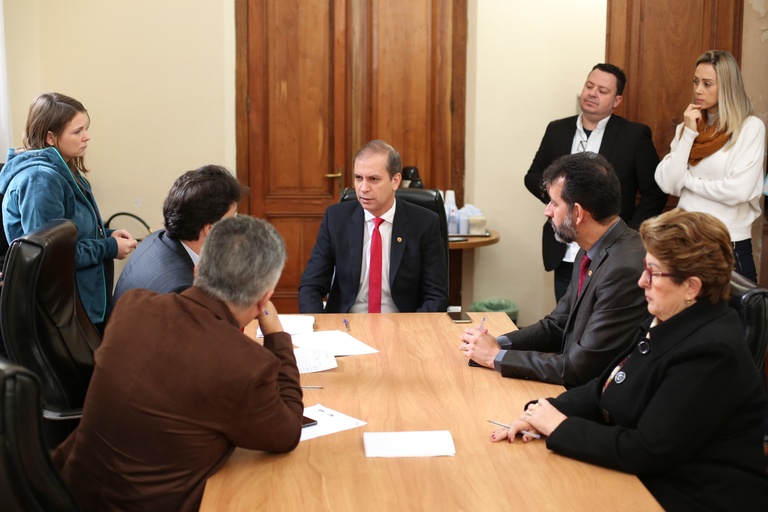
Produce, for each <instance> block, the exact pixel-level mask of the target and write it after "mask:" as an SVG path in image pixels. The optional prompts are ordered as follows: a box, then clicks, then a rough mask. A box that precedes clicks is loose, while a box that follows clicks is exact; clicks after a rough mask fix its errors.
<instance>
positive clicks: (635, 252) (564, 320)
mask: <svg viewBox="0 0 768 512" xmlns="http://www.w3.org/2000/svg"><path fill="white" fill-rule="evenodd" d="M544 184H545V186H546V188H547V194H548V197H549V198H550V200H549V203H547V206H546V208H545V210H544V214H545V215H546V216H547V217H549V222H550V223H551V224H552V228H553V231H554V232H555V236H556V237H557V238H558V240H560V241H562V242H565V243H569V242H576V243H577V244H578V245H579V247H580V249H579V252H578V253H577V255H576V260H577V261H579V262H580V265H579V268H578V269H577V270H576V271H574V272H573V276H572V279H571V282H570V286H569V287H568V292H567V293H566V294H565V296H564V297H563V298H562V299H561V300H560V301H559V302H558V303H557V306H556V307H555V309H554V311H552V313H550V314H549V315H547V316H546V317H544V318H543V319H542V320H540V321H539V322H537V323H535V324H533V325H529V326H527V327H524V328H523V329H520V330H519V331H513V332H509V333H507V334H505V335H503V336H500V337H499V338H498V339H496V338H494V337H493V336H490V335H489V334H488V331H487V330H485V329H478V328H475V327H471V328H469V329H467V330H466V331H465V332H464V334H462V336H461V342H462V343H461V345H460V349H461V350H462V351H463V352H464V355H465V356H466V357H467V358H469V359H471V360H473V361H475V362H476V363H477V364H479V365H482V366H487V367H489V368H495V369H496V370H497V371H499V372H501V374H502V375H503V376H504V377H515V378H519V379H533V380H540V381H544V382H551V383H554V384H561V385H563V386H565V387H568V388H570V387H573V386H579V385H582V384H584V383H586V382H588V381H590V380H591V379H593V378H595V377H596V376H598V375H599V374H600V373H601V372H602V371H603V370H604V369H605V368H606V367H607V366H608V364H609V363H610V362H611V361H612V360H613V359H614V358H616V357H617V356H618V355H619V354H621V353H622V352H625V351H626V350H627V349H628V348H629V346H630V345H631V344H632V343H633V342H636V341H637V340H636V339H635V336H636V334H637V326H638V325H640V322H641V321H642V319H643V318H644V317H645V315H646V313H647V310H646V304H645V294H644V292H643V289H642V288H640V287H639V286H638V285H637V280H638V279H639V278H640V274H642V272H643V258H644V257H645V249H644V248H643V243H642V241H641V239H640V235H639V234H638V232H637V231H635V230H633V229H630V228H629V227H628V226H627V225H626V223H625V222H624V221H623V220H622V219H621V218H620V217H619V203H620V192H619V180H618V179H617V177H616V174H615V173H614V172H613V169H612V168H611V164H610V163H608V161H607V160H606V159H605V158H603V157H602V156H601V155H597V154H595V153H590V152H586V153H576V154H573V155H566V156H564V157H561V158H559V159H557V160H555V162H554V163H553V164H552V165H550V166H549V167H548V168H547V170H546V171H545V172H544Z"/></svg>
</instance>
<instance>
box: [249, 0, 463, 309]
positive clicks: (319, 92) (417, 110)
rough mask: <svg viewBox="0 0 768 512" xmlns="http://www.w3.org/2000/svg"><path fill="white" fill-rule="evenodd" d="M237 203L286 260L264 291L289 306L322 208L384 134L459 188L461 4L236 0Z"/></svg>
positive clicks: (406, 160)
mask: <svg viewBox="0 0 768 512" xmlns="http://www.w3.org/2000/svg"><path fill="white" fill-rule="evenodd" d="M236 2H237V3H236V31H237V112H236V120H237V154H238V158H237V166H238V179H239V180H240V181H241V182H242V183H244V184H247V185H248V186H249V187H250V189H251V194H250V197H249V199H248V200H247V201H244V204H241V206H240V211H243V212H248V213H250V214H251V215H254V216H258V217H262V218H265V219H267V220H269V221H270V222H271V223H272V224H274V225H275V227H276V228H277V229H278V231H279V232H280V233H281V234H282V236H283V238H284V239H285V242H286V246H287V249H288V262H287V264H286V268H285V270H284V271H283V276H282V278H281V280H280V283H279V284H278V287H277V290H276V292H275V295H274V297H273V301H274V302H275V305H276V307H277V308H278V310H279V311H281V312H286V313H287V312H296V311H298V301H297V296H298V286H299V281H300V278H301V273H302V271H303V269H304V266H305V264H306V262H307V259H308V258H309V254H310V252H311V250H312V247H313V245H314V242H315V237H316V235H317V231H318V228H319V226H320V221H321V219H322V216H323V212H324V211H325V209H326V208H327V206H329V205H330V204H332V203H334V202H336V201H338V193H339V191H340V190H341V188H343V187H344V186H352V178H351V171H352V157H353V155H354V153H355V151H356V150H357V148H359V147H360V146H361V145H362V144H364V143H365V142H367V141H369V140H371V139H375V138H381V139H384V140H387V141H388V142H389V143H391V144H392V145H393V146H394V147H395V148H397V149H398V151H400V153H401V155H402V159H403V164H404V165H415V166H417V167H418V168H419V173H420V176H421V177H422V180H423V182H424V183H425V186H427V187H430V188H441V189H448V188H453V189H455V190H457V196H458V198H459V199H461V197H462V195H463V176H464V91H465V69H466V65H465V60H466V55H465V53H466V0H460V1H458V2H444V1H441V0H389V1H386V2H385V1H379V0H311V1H310V0H236Z"/></svg>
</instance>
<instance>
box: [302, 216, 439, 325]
mask: <svg viewBox="0 0 768 512" xmlns="http://www.w3.org/2000/svg"><path fill="white" fill-rule="evenodd" d="M364 229H365V215H364V213H363V208H362V206H360V203H359V202H358V201H345V202H343V203H338V204H334V205H331V206H329V207H328V209H327V210H326V211H325V215H324V216H323V221H322V222H321V224H320V231H319V232H318V233H317V241H316V242H315V247H314V248H313V249H312V254H311V255H310V257H309V261H308V262H307V267H306V268H305V269H304V273H303V274H302V276H301V284H300V285H299V311H300V312H301V313H346V312H347V311H349V309H350V308H351V307H352V305H353V304H354V303H355V299H356V298H357V293H358V290H359V287H360V270H361V268H362V262H363V259H362V258H363V230H364ZM389 286H390V289H391V290H392V299H393V301H394V302H395V305H396V306H397V309H398V310H400V311H401V312H403V313H405V312H413V311H445V310H446V309H447V308H448V269H447V268H446V262H445V249H444V248H443V239H442V237H441V235H440V227H439V224H438V217H437V214H436V213H435V212H431V211H429V210H427V209H426V208H422V207H420V206H416V205H414V204H411V203H408V202H406V201H397V208H396V209H395V218H394V220H393V226H392V243H391V249H390V266H389ZM326 295H328V300H327V303H326V307H325V310H323V297H325V296H326Z"/></svg>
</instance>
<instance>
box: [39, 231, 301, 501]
mask: <svg viewBox="0 0 768 512" xmlns="http://www.w3.org/2000/svg"><path fill="white" fill-rule="evenodd" d="M285 259H286V252H285V244H284V242H283V239H282V237H281V236H280V235H279V234H278V233H277V230H275V228H274V227H272V226H271V225H270V224H268V223H267V222H265V221H263V220H260V219H254V218H253V217H249V216H238V217H231V218H226V219H222V220H221V221H220V222H217V223H216V225H215V226H214V227H213V229H212V230H211V232H210V234H209V235H208V239H207V240H206V242H205V245H204V246H203V250H202V253H201V255H200V263H199V264H198V266H197V269H196V276H195V281H194V285H193V286H192V287H191V288H189V289H187V290H185V291H184V292H182V293H167V294H157V293H155V292H152V291H149V290H131V291H129V292H128V293H126V294H125V295H124V296H123V298H122V299H121V300H120V301H119V302H118V303H117V305H116V307H115V310H114V312H113V314H112V318H111V319H110V322H109V323H108V324H107V328H106V331H105V333H104V340H103V341H102V343H101V346H100V347H99V349H98V350H97V351H96V353H95V359H96V367H95V369H94V373H93V378H92V380H91V383H90V386H89V388H88V393H87V395H86V398H85V405H84V407H83V417H82V420H81V421H80V424H79V426H78V427H77V429H76V430H75V431H74V432H73V433H72V434H71V435H70V436H69V437H68V438H67V439H66V440H65V441H64V442H63V443H62V444H61V445H60V446H59V447H58V448H57V450H56V452H55V453H54V455H53V460H54V464H55V465H56V467H58V468H59V469H60V471H61V474H62V477H63V478H64V481H65V482H66V483H67V485H68V486H69V488H70V489H71V490H72V492H73V494H74V496H75V498H76V499H77V500H78V502H79V504H80V505H81V506H82V508H83V510H85V511H94V510H173V511H191V510H197V509H198V507H199V506H200V501H201V499H202V495H203V489H204V487H205V482H206V480H207V479H208V478H209V477H210V476H211V475H212V474H213V473H215V472H216V471H217V470H218V469H219V468H220V467H221V466H222V465H223V464H224V463H225V462H226V460H227V459H228V458H229V456H230V455H231V453H232V451H233V450H234V449H235V447H236V446H239V447H243V448H247V449H249V450H261V451H268V452H274V453H282V452H288V451H291V450H293V449H294V448H295V447H296V445H297V444H298V443H299V438H300V437H301V424H302V421H301V419H302V412H303V409H304V406H303V404H302V392H301V387H300V385H299V370H298V368H297V367H296V360H295V358H294V354H293V345H292V343H291V336H290V335H289V334H287V333H285V332H283V328H282V326H281V325H280V320H279V318H278V314H277V311H276V310H275V309H274V306H273V305H272V303H271V302H270V298H271V296H272V293H273V292H274V290H275V286H276V285H277V281H278V279H279V278H280V274H281V272H282V269H283V266H284V265H285ZM254 318H258V320H259V326H260V327H261V330H262V332H263V333H264V334H265V337H264V342H263V345H262V344H260V343H257V342H255V341H254V340H252V339H251V338H249V337H248V336H246V335H245V334H243V333H242V332H241V329H242V328H243V327H244V326H246V325H247V324H248V323H249V322H250V321H251V320H253V319H254Z"/></svg>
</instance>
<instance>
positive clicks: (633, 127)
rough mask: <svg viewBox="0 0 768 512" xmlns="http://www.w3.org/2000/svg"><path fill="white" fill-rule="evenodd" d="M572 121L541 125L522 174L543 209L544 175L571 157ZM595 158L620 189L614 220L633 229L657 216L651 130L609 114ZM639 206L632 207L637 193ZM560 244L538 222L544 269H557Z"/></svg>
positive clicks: (661, 200)
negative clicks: (613, 175) (604, 164)
mask: <svg viewBox="0 0 768 512" xmlns="http://www.w3.org/2000/svg"><path fill="white" fill-rule="evenodd" d="M577 117H578V116H572V117H567V118H565V119H559V120H557V121H552V122H551V123H549V126H547V131H546V132H545V133H544V138H542V139H541V145H540V146H539V150H538V151H537V152H536V156H535V157H534V158H533V163H532V164H531V168H530V169H528V173H527V174H526V175H525V186H526V188H527V189H528V190H529V191H530V192H531V194H533V195H534V196H536V197H537V198H538V199H539V200H541V201H542V202H543V203H544V204H546V203H547V202H549V196H548V195H547V193H546V190H542V187H541V184H542V181H543V175H544V170H545V169H546V168H547V167H549V165H550V164H551V163H552V162H554V161H555V160H557V159H558V158H559V157H561V156H563V155H569V154H571V145H572V144H573V134H574V133H576V119H577ZM599 153H600V154H601V155H603V156H604V157H605V158H606V159H607V160H608V161H609V162H610V163H611V165H612V166H613V169H614V170H615V171H616V175H617V176H618V177H619V183H620V184H621V210H620V212H619V215H620V216H621V218H622V219H623V220H624V222H626V223H627V225H629V227H631V228H633V229H637V228H638V227H639V226H640V224H642V222H643V221H644V220H645V219H648V218H650V217H653V216H655V215H658V214H659V213H661V211H662V209H663V208H664V205H665V204H666V203H667V195H666V194H665V193H664V192H662V191H661V189H660V188H659V186H658V185H657V184H656V180H655V178H654V177H653V175H654V173H655V172H656V166H657V165H659V155H658V153H657V152H656V148H655V147H654V145H653V139H652V138H651V129H650V128H648V126H646V125H644V124H640V123H633V122H631V121H627V120H626V119H624V118H623V117H620V116H617V115H613V116H611V118H610V119H609V120H608V123H607V124H606V125H605V132H604V133H603V141H602V143H601V144H600V151H599ZM638 193H640V202H639V203H637V194H638ZM566 247H567V246H566V245H565V244H563V243H560V242H558V241H557V240H555V234H554V232H553V231H552V226H551V225H550V224H549V221H547V222H545V223H544V233H543V234H542V256H543V258H544V268H545V269H546V270H548V271H549V270H554V269H556V268H557V267H559V266H560V262H561V261H562V260H563V256H564V255H565V250H566Z"/></svg>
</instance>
